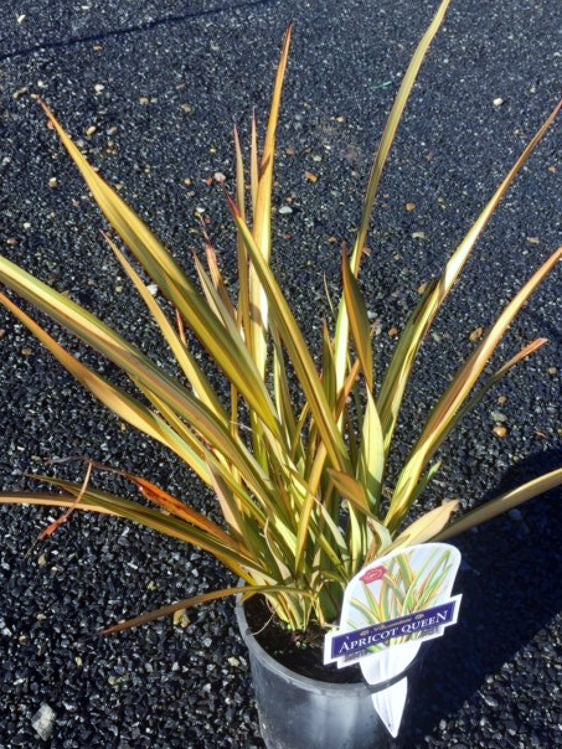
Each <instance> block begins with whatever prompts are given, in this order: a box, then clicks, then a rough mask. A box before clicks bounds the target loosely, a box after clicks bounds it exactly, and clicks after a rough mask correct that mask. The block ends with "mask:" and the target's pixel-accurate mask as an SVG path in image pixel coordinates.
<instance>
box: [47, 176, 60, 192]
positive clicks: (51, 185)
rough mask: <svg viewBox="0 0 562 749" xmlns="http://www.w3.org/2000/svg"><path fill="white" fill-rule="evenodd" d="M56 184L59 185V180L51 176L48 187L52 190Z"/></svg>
mask: <svg viewBox="0 0 562 749" xmlns="http://www.w3.org/2000/svg"><path fill="white" fill-rule="evenodd" d="M58 186H59V181H58V179H57V178H56V177H51V179H50V180H49V187H50V188H51V189H52V190H54V189H55V187H58Z"/></svg>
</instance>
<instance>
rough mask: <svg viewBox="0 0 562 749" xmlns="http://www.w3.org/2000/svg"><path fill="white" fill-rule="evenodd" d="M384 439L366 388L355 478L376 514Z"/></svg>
mask: <svg viewBox="0 0 562 749" xmlns="http://www.w3.org/2000/svg"><path fill="white" fill-rule="evenodd" d="M384 465H385V460H384V440H383V435H382V428H381V422H380V419H379V414H378V412H377V407H376V405H375V400H374V398H373V396H372V395H371V393H370V392H369V391H368V390H367V406H366V408H365V416H364V418H363V425H362V428H361V446H360V451H359V463H358V466H357V478H358V479H359V481H360V482H361V483H362V484H363V486H364V487H365V488H366V490H367V495H368V497H369V504H370V507H371V512H372V513H373V514H376V512H377V507H378V502H379V499H380V496H381V490H382V478H383V473H384Z"/></svg>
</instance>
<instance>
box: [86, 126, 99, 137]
mask: <svg viewBox="0 0 562 749" xmlns="http://www.w3.org/2000/svg"><path fill="white" fill-rule="evenodd" d="M97 129H98V128H97V127H96V125H90V127H88V128H87V129H86V136H87V137H89V136H90V135H93V134H94V133H95V132H96V130H97Z"/></svg>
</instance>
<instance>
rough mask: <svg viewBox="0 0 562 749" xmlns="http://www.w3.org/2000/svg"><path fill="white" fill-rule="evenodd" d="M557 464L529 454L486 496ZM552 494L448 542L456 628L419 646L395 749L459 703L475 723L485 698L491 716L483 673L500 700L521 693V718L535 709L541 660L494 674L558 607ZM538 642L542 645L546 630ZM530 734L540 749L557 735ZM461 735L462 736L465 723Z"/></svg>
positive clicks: (560, 591)
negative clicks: (419, 665)
mask: <svg viewBox="0 0 562 749" xmlns="http://www.w3.org/2000/svg"><path fill="white" fill-rule="evenodd" d="M560 465H562V449H559V450H558V449H556V450H551V451H549V452H546V453H539V454H537V455H534V456H532V457H530V458H528V459H527V460H525V461H521V463H518V464H517V465H516V466H514V467H513V468H511V469H510V470H509V471H508V472H507V473H506V474H505V476H504V478H503V479H502V481H501V482H500V485H499V486H498V487H496V490H495V491H494V492H491V493H490V495H489V496H488V497H486V499H491V498H493V497H494V496H497V495H498V494H501V493H502V492H505V491H508V490H509V489H513V488H515V487H516V486H518V485H519V484H520V483H522V482H524V481H528V480H530V479H532V478H535V477H537V476H539V475H541V474H542V473H546V472H548V471H550V470H553V469H554V468H557V467H560ZM560 495H561V489H560V488H558V489H554V490H552V491H551V492H549V493H548V494H546V495H544V496H543V497H541V498H537V499H535V500H532V501H531V502H530V503H529V504H527V505H524V506H523V507H521V508H520V510H519V511H515V512H514V513H512V514H511V515H508V516H507V517H502V518H498V519H496V520H494V521H491V522H490V523H488V524H487V525H485V526H482V527H481V528H480V529H479V530H478V532H477V533H475V532H472V533H471V532H469V533H467V534H465V535H464V536H461V537H459V538H458V539H456V540H455V543H456V545H457V546H458V547H459V548H460V550H461V553H462V555H463V564H462V565H461V571H460V573H459V576H458V578H457V583H456V585H455V591H456V592H462V594H463V600H462V603H461V609H460V616H459V623H458V624H457V625H456V626H455V627H454V628H451V630H450V631H448V632H446V634H445V635H444V636H443V637H442V638H440V639H438V640H436V641H435V642H434V643H431V644H427V645H426V646H425V648H426V653H425V658H424V663H423V669H422V675H421V678H420V682H419V684H418V685H417V687H416V688H415V690H414V693H413V695H412V697H413V699H412V702H411V712H410V714H409V716H408V720H407V724H406V726H405V731H404V734H403V735H401V737H400V738H401V742H400V743H401V745H402V746H403V747H408V748H409V747H413V746H414V745H415V746H420V745H424V746H425V745H427V744H426V742H425V741H424V737H425V736H426V735H427V734H432V733H433V732H434V731H435V730H436V729H437V726H438V725H439V723H440V721H441V720H442V719H445V720H447V719H448V718H449V717H451V718H453V716H454V715H455V713H457V712H458V711H459V710H460V708H461V706H462V705H463V703H464V702H465V701H467V700H468V701H471V702H473V704H475V707H476V710H475V714H474V724H475V725H477V724H478V722H479V721H480V719H481V718H482V717H485V715H486V710H487V704H486V703H487V700H490V699H491V700H492V702H491V703H490V702H488V706H489V707H491V708H494V709H496V711H497V708H498V704H497V700H496V699H495V698H490V697H489V696H488V697H486V696H485V695H483V694H480V695H478V694H477V693H478V691H479V690H480V689H482V692H485V689H486V677H487V676H488V675H493V674H496V676H495V677H494V679H495V680H498V679H499V680H500V681H501V682H503V684H504V686H503V689H504V691H505V693H506V695H509V692H510V689H511V688H512V687H513V689H514V690H515V692H516V693H517V694H518V695H520V696H521V695H524V696H525V697H524V698H523V699H522V700H521V703H522V704H521V705H520V714H521V717H522V720H525V713H526V705H525V702H526V701H528V707H529V709H531V707H532V706H534V707H535V708H536V707H537V703H536V700H534V698H533V695H532V692H533V690H534V688H536V685H537V677H539V679H540V669H541V663H540V662H539V663H537V662H535V663H533V661H532V660H530V659H529V660H526V661H525V663H524V664H522V665H521V667H519V665H518V666H517V668H516V669H513V668H511V669H508V668H506V669H503V670H502V666H503V664H505V663H507V662H508V661H510V660H512V658H513V655H514V653H516V652H517V651H518V650H520V649H521V648H523V647H524V646H525V645H526V644H527V643H529V642H530V640H531V639H532V638H533V637H535V635H537V633H538V632H539V631H540V630H541V629H543V628H544V627H546V626H548V624H549V622H550V621H551V620H552V618H553V617H554V616H555V615H556V614H557V613H558V612H559V611H560V610H561V608H562V586H560V584H559V581H560V579H561V577H562V552H561V550H560V538H561V537H562V512H560V507H559V503H560V501H561V496H560ZM545 570H547V571H548V574H545ZM544 639H545V642H546V641H548V639H549V635H548V633H545V635H544ZM541 647H542V646H541ZM553 657H554V655H553ZM543 667H544V666H543ZM498 674H499V676H498ZM527 687H528V688H529V689H527ZM497 692H498V690H497V687H496V690H495V694H497ZM510 699H511V700H513V696H511V695H510ZM453 719H454V718H453ZM533 729H534V732H535V734H536V736H537V739H538V740H539V741H540V744H539V745H540V746H555V744H556V741H557V740H558V738H559V737H556V736H553V735H551V734H550V733H549V732H548V730H546V731H545V730H544V728H542V726H541V725H535V726H533ZM466 730H467V736H470V733H471V727H470V726H469V725H466Z"/></svg>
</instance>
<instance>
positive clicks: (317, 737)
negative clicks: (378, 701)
mask: <svg viewBox="0 0 562 749" xmlns="http://www.w3.org/2000/svg"><path fill="white" fill-rule="evenodd" d="M236 619H237V621H238V626H239V628H240V633H241V634H242V638H243V640H244V642H245V643H246V646H247V648H248V651H249V654H250V667H251V670H252V677H253V682H254V692H255V696H256V703H257V708H258V716H259V723H260V732H261V735H262V738H263V740H264V742H265V744H266V746H267V747H268V749H302V748H303V747H306V748H307V749H382V748H383V747H384V749H391V748H393V747H399V746H400V744H399V743H397V741H396V740H393V739H392V738H391V736H390V734H389V733H388V731H387V730H386V727H385V726H384V724H383V723H382V721H381V719H380V718H379V716H378V714H377V712H376V711H375V709H374V707H373V702H372V698H371V696H372V694H373V693H374V692H375V691H379V690H381V689H384V688H387V687H388V686H390V684H391V683H392V681H396V679H394V680H392V681H389V682H385V683H383V684H378V685H376V686H371V685H369V684H367V683H366V682H363V681H361V682H357V683H354V684H333V683H330V682H326V681H318V680H316V679H311V678H308V677H306V676H302V675H300V674H298V673H295V672H294V671H291V670H290V669H288V668H286V667H285V666H283V665H282V664H280V663H279V662H278V661H276V660H275V659H274V658H272V657H271V656H270V655H269V654H268V653H267V652H266V651H265V650H264V649H263V648H262V647H261V645H260V644H259V643H258V642H257V640H256V638H255V637H254V636H253V635H252V633H251V632H250V629H249V627H248V622H247V619H246V614H245V611H244V606H243V604H242V603H241V601H240V599H238V600H237V603H236ZM416 670H417V669H416ZM411 671H412V669H408V671H403V672H402V673H401V674H400V677H399V678H402V677H403V676H404V675H406V673H407V674H408V676H410V675H411ZM409 692H411V690H409Z"/></svg>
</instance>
